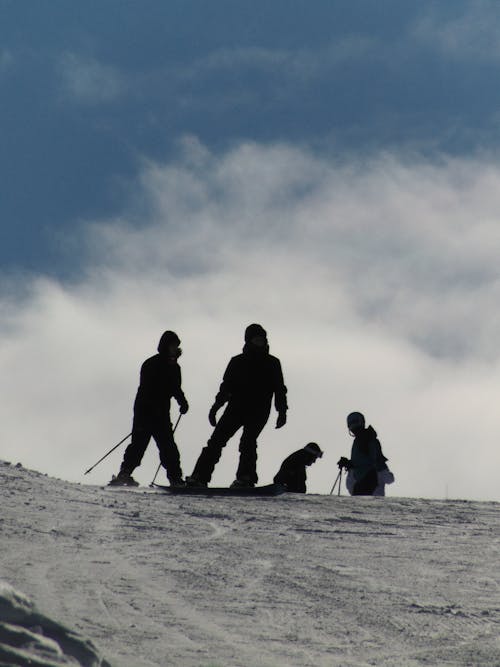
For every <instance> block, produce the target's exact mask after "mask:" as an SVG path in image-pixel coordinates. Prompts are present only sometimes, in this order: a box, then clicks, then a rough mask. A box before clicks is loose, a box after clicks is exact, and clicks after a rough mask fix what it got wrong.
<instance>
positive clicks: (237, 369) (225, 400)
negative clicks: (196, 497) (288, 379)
mask: <svg viewBox="0 0 500 667" xmlns="http://www.w3.org/2000/svg"><path fill="white" fill-rule="evenodd" d="M286 393H287V389H286V387H285V383H284V380H283V372H282V370H281V363H280V360H279V359H278V358H277V357H274V356H272V355H271V354H269V344H268V341H267V333H266V331H265V329H263V327H262V326H261V325H260V324H250V325H249V326H248V327H247V328H246V330H245V345H244V347H243V353H242V354H238V355H237V356H235V357H232V359H231V360H230V361H229V364H228V366H227V368H226V370H225V372H224V376H223V380H222V384H221V385H220V389H219V392H218V394H217V396H216V397H215V401H214V404H213V405H212V407H211V409H210V412H209V415H208V420H209V422H210V424H211V425H212V426H213V427H214V430H213V433H212V435H211V437H210V438H209V440H208V442H207V444H206V446H205V447H204V448H203V450H202V452H201V454H200V456H199V458H198V461H197V462H196V465H195V467H194V470H193V473H192V475H191V476H190V477H187V478H186V483H187V484H188V485H189V486H207V484H208V483H209V482H210V480H211V478H212V474H213V471H214V468H215V465H216V464H217V462H218V461H219V459H220V457H221V454H222V450H223V448H224V447H225V445H226V444H227V442H228V440H229V439H230V438H232V437H233V435H235V433H236V432H237V431H238V430H239V429H240V428H242V429H243V431H242V434H241V439H240V445H239V451H240V459H239V465H238V470H237V472H236V479H235V481H234V482H233V484H232V485H231V486H233V487H238V486H241V487H253V486H255V484H256V483H257V481H258V477H257V438H258V437H259V435H260V433H261V431H262V429H263V428H264V426H265V425H266V423H267V421H268V419H269V414H270V411H271V404H272V400H273V397H274V405H275V408H276V410H277V412H278V419H277V421H276V428H281V427H282V426H284V425H285V423H286V411H287V409H288V405H287V400H286ZM223 405H226V408H225V410H224V412H223V413H222V416H221V417H220V419H219V420H218V421H217V412H218V410H220V408H221V407H222V406H223Z"/></svg>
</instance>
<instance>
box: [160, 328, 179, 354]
mask: <svg viewBox="0 0 500 667" xmlns="http://www.w3.org/2000/svg"><path fill="white" fill-rule="evenodd" d="M180 344H181V340H180V338H179V336H178V335H177V334H176V333H175V332H174V331H165V332H164V333H163V334H162V335H161V338H160V342H159V343H158V352H159V353H160V354H164V355H165V356H168V357H172V358H174V359H177V358H178V357H180V356H181V354H182V350H181V348H180V347H179V345H180Z"/></svg>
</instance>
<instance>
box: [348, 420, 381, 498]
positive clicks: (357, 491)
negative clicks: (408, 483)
mask: <svg viewBox="0 0 500 667" xmlns="http://www.w3.org/2000/svg"><path fill="white" fill-rule="evenodd" d="M347 428H348V429H349V433H351V435H352V436H354V441H353V443H352V449H351V458H350V459H347V458H345V457H342V458H341V459H340V461H339V463H338V465H339V467H343V468H346V469H347V470H348V473H347V479H346V486H347V490H348V491H349V493H350V494H351V495H352V496H383V495H385V485H386V484H392V482H394V475H393V474H392V472H391V471H390V470H389V468H388V467H387V464H386V461H387V458H386V457H385V456H384V455H383V453H382V447H381V446H380V442H379V440H378V438H377V433H376V431H375V429H374V428H373V426H368V427H366V428H365V418H364V415H362V414H361V412H351V413H350V414H349V415H347Z"/></svg>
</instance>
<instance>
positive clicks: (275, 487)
mask: <svg viewBox="0 0 500 667" xmlns="http://www.w3.org/2000/svg"><path fill="white" fill-rule="evenodd" d="M153 487H154V488H155V489H161V490H162V491H165V492H166V493H169V494H171V495H179V496H181V495H182V496H249V497H254V496H279V495H281V494H282V493H286V488H285V487H284V486H281V485H280V484H267V485H266V486H254V487H246V488H245V487H243V488H242V487H240V488H234V489H233V488H231V487H229V486H163V485H162V484H153Z"/></svg>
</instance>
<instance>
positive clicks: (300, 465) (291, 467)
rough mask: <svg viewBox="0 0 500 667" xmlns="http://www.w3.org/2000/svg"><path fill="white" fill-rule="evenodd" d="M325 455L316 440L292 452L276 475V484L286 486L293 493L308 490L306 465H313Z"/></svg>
mask: <svg viewBox="0 0 500 667" xmlns="http://www.w3.org/2000/svg"><path fill="white" fill-rule="evenodd" d="M322 456H323V452H322V451H321V449H320V447H319V445H317V444H316V443H315V442H310V443H308V444H307V445H306V446H305V447H303V448H302V449H299V450H297V451H296V452H294V453H293V454H290V456H288V457H287V458H286V459H285V460H284V461H283V463H282V464H281V468H280V469H279V471H278V473H277V474H276V475H275V477H274V483H275V484H281V485H283V486H286V488H287V491H291V492H293V493H305V492H306V479H307V474H306V467H308V466H310V465H312V464H313V463H314V462H315V461H316V460H317V459H318V458H321V457H322Z"/></svg>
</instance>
